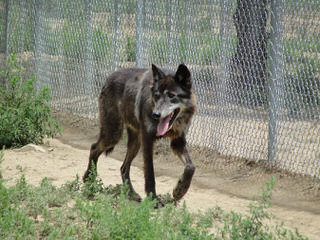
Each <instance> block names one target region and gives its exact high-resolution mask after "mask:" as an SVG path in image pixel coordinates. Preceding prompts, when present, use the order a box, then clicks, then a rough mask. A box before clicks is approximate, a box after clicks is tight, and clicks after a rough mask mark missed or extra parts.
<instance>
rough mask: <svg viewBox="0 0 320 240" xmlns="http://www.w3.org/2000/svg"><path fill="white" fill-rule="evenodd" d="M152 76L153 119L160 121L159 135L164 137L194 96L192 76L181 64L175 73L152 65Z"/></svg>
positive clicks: (158, 126)
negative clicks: (192, 95)
mask: <svg viewBox="0 0 320 240" xmlns="http://www.w3.org/2000/svg"><path fill="white" fill-rule="evenodd" d="M152 74H153V87H152V99H153V104H154V108H153V111H152V118H153V119H155V120H157V121H159V122H158V125H157V134H158V135H159V136H163V135H165V134H166V133H167V132H168V131H169V130H170V129H171V127H172V125H173V124H174V122H175V120H176V119H178V118H179V116H180V114H181V113H182V112H183V111H184V109H185V108H186V107H187V102H188V101H189V100H190V98H191V94H192V92H191V85H192V83H191V74H190V71H189V69H188V68H187V67H186V66H185V65H184V64H180V65H179V67H178V69H177V71H176V72H175V73H167V72H164V71H163V70H161V69H160V68H158V67H157V66H155V65H152Z"/></svg>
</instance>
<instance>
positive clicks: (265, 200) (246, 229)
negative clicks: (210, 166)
mask: <svg viewBox="0 0 320 240" xmlns="http://www.w3.org/2000/svg"><path fill="white" fill-rule="evenodd" d="M2 158H3V154H2V155H0V162H1V159H2ZM4 183H5V180H3V179H0V193H1V194H0V215H1V218H0V238H1V239H181V240H182V239H183V240H184V239H194V240H199V239H200V240H201V239H237V240H238V239H291V240H295V239H307V238H305V237H303V236H301V235H300V234H299V232H298V231H296V232H291V231H288V230H287V229H285V228H284V227H283V226H282V225H276V226H274V227H272V226H269V225H265V223H264V222H265V219H269V218H271V217H272V216H271V215H270V214H269V213H268V211H267V208H269V207H270V198H271V191H272V188H273V186H274V179H272V180H271V181H270V182H268V183H267V185H266V187H265V189H263V190H262V194H261V196H260V197H259V198H257V199H255V200H253V201H252V203H251V204H250V205H249V206H248V213H247V214H240V213H237V212H233V211H231V212H227V211H223V210H222V209H221V208H219V207H216V208H214V209H209V210H207V211H206V212H198V213H192V212H190V211H189V210H188V209H187V207H186V204H185V203H183V204H182V206H180V207H176V206H174V205H173V204H166V205H165V207H162V208H159V209H155V208H154V207H155V204H156V202H155V201H152V200H151V198H145V199H144V200H143V201H142V202H141V203H137V202H134V201H130V200H129V197H128V188H127V187H126V186H120V185H119V186H115V187H114V186H108V187H105V186H103V184H102V182H101V180H99V179H97V180H95V182H94V183H91V185H88V184H82V183H80V181H79V177H76V178H75V180H73V181H72V182H68V183H66V184H64V185H62V186H61V187H56V186H53V185H52V184H51V183H50V181H48V179H47V178H44V179H43V180H42V182H41V183H40V185H39V186H32V185H30V184H28V183H27V181H26V179H25V177H24V176H23V175H22V176H21V178H20V179H19V180H18V181H17V183H16V185H14V186H12V187H6V186H5V185H4ZM92 184H95V185H96V186H94V187H93V186H92ZM88 193H90V194H88ZM89 196H90V197H89ZM208 201H210V199H208Z"/></svg>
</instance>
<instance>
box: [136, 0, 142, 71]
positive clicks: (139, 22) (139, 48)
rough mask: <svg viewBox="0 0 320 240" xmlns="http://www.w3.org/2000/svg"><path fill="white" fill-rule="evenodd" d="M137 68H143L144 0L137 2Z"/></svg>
mask: <svg viewBox="0 0 320 240" xmlns="http://www.w3.org/2000/svg"><path fill="white" fill-rule="evenodd" d="M136 9H137V11H136V66H137V67H142V64H143V59H142V44H143V33H142V32H143V23H144V16H143V14H144V0H137V6H136Z"/></svg>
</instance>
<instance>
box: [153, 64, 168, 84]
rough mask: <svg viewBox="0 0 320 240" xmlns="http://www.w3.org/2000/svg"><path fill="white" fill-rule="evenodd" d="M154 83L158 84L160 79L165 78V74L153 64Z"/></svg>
mask: <svg viewBox="0 0 320 240" xmlns="http://www.w3.org/2000/svg"><path fill="white" fill-rule="evenodd" d="M152 75H153V81H154V82H158V81H159V80H160V79H163V78H165V74H164V73H163V72H162V71H161V70H160V69H159V68H158V67H157V66H156V65H154V64H152Z"/></svg>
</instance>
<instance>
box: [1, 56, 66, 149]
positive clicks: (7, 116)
mask: <svg viewBox="0 0 320 240" xmlns="http://www.w3.org/2000/svg"><path fill="white" fill-rule="evenodd" d="M0 74H1V75H2V76H4V78H5V81H6V82H7V85H8V86H7V87H1V86H0V146H7V147H11V146H14V147H16V146H22V145H25V144H28V143H35V144H39V143H42V140H43V138H44V137H46V136H48V137H53V136H55V135H56V134H57V133H59V132H60V131H61V128H60V126H59V124H58V122H57V121H56V120H55V119H53V118H52V117H51V108H50V105H49V103H48V101H49V99H50V91H49V89H48V88H47V87H45V88H43V89H42V90H40V91H39V92H37V91H36V89H35V86H34V80H35V79H34V78H30V79H27V80H23V79H22V68H21V67H19V65H18V62H17V60H16V57H15V55H12V56H11V57H10V59H9V61H8V69H7V70H4V71H1V72H0Z"/></svg>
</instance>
